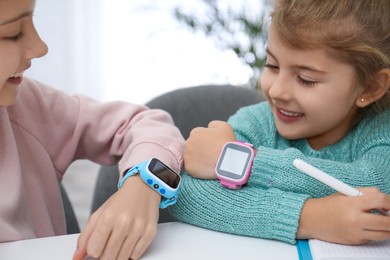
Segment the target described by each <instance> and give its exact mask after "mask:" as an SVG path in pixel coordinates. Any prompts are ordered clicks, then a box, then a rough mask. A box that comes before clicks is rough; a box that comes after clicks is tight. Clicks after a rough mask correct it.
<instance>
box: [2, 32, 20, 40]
mask: <svg viewBox="0 0 390 260" xmlns="http://www.w3.org/2000/svg"><path fill="white" fill-rule="evenodd" d="M22 36H23V33H22V32H19V33H18V34H16V35H14V36H10V37H6V39H7V40H10V41H13V42H16V41H18V40H19V39H20V38H21V37H22Z"/></svg>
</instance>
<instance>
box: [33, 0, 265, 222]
mask: <svg viewBox="0 0 390 260" xmlns="http://www.w3.org/2000/svg"><path fill="white" fill-rule="evenodd" d="M269 10H270V5H269V3H268V1H267V0H242V1H236V0H220V1H218V0H186V1H183V0H164V1H158V0H83V1H80V0H37V2H36V9H35V14H34V21H35V25H36V27H37V30H38V32H39V33H40V35H41V37H42V39H43V40H44V41H45V42H46V43H47V45H48V46H49V53H48V55H46V56H45V57H43V58H40V59H38V60H34V61H33V66H32V67H31V68H30V69H29V71H27V72H26V74H27V76H29V77H33V78H35V79H37V80H40V81H42V82H44V83H46V84H48V85H51V86H53V87H55V88H57V89H60V90H63V91H65V92H67V93H69V94H75V93H81V94H85V95H88V96H91V97H93V98H95V99H97V100H101V101H109V100H125V101H129V102H133V103H139V104H144V103H146V102H147V101H149V100H151V99H153V98H154V97H156V96H159V95H161V94H163V93H166V92H169V91H172V90H174V89H177V88H183V87H190V86H197V85H205V84H231V85H236V86H237V87H249V88H256V85H257V80H258V77H259V75H260V73H261V68H262V66H263V63H264V46H265V39H266V35H265V30H264V28H265V24H266V19H267V14H268V13H269ZM98 169H99V165H96V164H94V163H92V162H88V161H77V162H75V163H74V164H73V165H71V167H70V168H69V170H68V172H67V174H66V175H65V178H64V185H65V188H66V190H67V191H68V194H69V197H70V199H71V201H72V203H73V206H74V208H75V212H76V216H77V218H78V220H79V224H80V227H81V228H83V227H84V225H85V223H86V221H87V219H88V216H89V214H90V212H89V209H90V204H91V200H92V192H93V187H94V184H95V180H96V174H97V172H98Z"/></svg>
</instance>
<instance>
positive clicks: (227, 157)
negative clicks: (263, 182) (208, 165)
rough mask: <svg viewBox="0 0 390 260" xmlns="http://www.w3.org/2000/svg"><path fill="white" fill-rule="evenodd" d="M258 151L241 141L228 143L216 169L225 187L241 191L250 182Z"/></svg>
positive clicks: (223, 149)
mask: <svg viewBox="0 0 390 260" xmlns="http://www.w3.org/2000/svg"><path fill="white" fill-rule="evenodd" d="M255 155H256V151H255V149H253V146H252V145H251V144H249V143H244V142H240V141H236V142H228V143H226V144H225V145H224V147H223V148H222V152H221V154H220V156H219V159H218V161H217V165H216V167H215V173H216V175H217V178H218V179H219V180H220V182H221V185H222V186H223V187H226V188H229V189H235V190H236V189H240V188H241V186H242V185H244V184H246V183H247V182H248V179H249V176H250V174H251V169H252V164H253V160H254V158H255Z"/></svg>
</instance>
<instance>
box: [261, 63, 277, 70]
mask: <svg viewBox="0 0 390 260" xmlns="http://www.w3.org/2000/svg"><path fill="white" fill-rule="evenodd" d="M264 67H265V68H268V69H271V70H275V69H278V66H275V65H272V64H269V63H266V64H265V65H264Z"/></svg>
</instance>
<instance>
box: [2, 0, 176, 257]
mask: <svg viewBox="0 0 390 260" xmlns="http://www.w3.org/2000/svg"><path fill="white" fill-rule="evenodd" d="M34 5H35V1H34V0H18V1H15V0H2V1H1V2H0V197H1V198H2V199H1V202H0V242H6V241H14V240H20V239H29V238H36V237H44V236H53V235H63V234H65V232H66V227H65V218H64V211H63V207H62V202H61V195H60V189H59V183H60V182H61V180H62V177H63V174H64V172H65V171H66V169H67V167H68V166H69V165H70V164H71V163H72V162H73V161H75V160H77V159H89V160H92V161H94V162H96V163H100V164H114V163H116V162H118V161H119V169H120V173H121V174H122V175H123V172H124V171H125V170H127V169H129V168H131V167H132V166H134V165H135V164H137V163H140V162H142V161H144V160H146V159H149V158H150V157H157V158H159V159H160V160H161V161H163V162H165V163H166V164H167V165H168V166H170V167H171V168H172V169H174V170H176V171H180V167H181V165H182V157H181V154H182V145H183V139H182V137H181V135H180V132H179V130H178V129H177V128H176V127H174V126H173V121H172V119H171V117H170V116H169V115H168V114H167V113H165V112H163V111H161V110H149V109H147V108H146V107H143V106H139V105H133V104H128V103H125V102H107V103H99V102H97V101H95V100H92V99H90V98H87V97H84V96H69V95H67V94H65V93H62V92H60V91H58V90H55V89H53V88H50V87H48V86H45V85H43V84H41V83H39V82H37V81H33V80H30V79H26V78H23V72H24V71H25V70H27V69H28V68H29V67H30V66H31V60H32V59H34V58H37V57H41V56H43V55H45V54H46V53H47V46H46V44H45V43H44V42H43V41H42V40H41V39H40V38H39V36H38V34H37V32H36V30H35V27H34V24H33V21H32V13H33V10H34ZM160 200H161V197H160V195H158V193H157V192H155V191H153V190H152V189H150V188H149V187H148V186H146V185H145V184H144V183H143V182H142V180H141V179H140V177H139V176H134V177H131V178H129V179H127V180H126V182H125V183H124V184H123V187H122V188H121V189H120V190H119V191H118V192H117V193H116V194H114V195H113V196H112V197H111V198H110V199H109V200H108V201H107V202H106V203H105V204H104V205H103V206H102V207H101V208H100V209H99V210H97V211H96V212H95V213H94V214H93V215H92V216H91V218H90V220H89V221H88V223H87V225H86V228H85V229H84V230H83V232H82V233H81V235H80V237H79V241H78V246H77V250H76V252H75V256H74V259H82V258H83V257H84V256H85V255H89V256H92V257H95V258H104V259H128V258H130V257H131V258H132V259H137V258H139V257H140V256H141V255H142V254H143V252H144V251H145V249H146V248H147V247H148V245H149V244H150V242H151V241H152V239H153V238H154V235H155V233H156V229H157V221H158V208H159V203H160Z"/></svg>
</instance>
